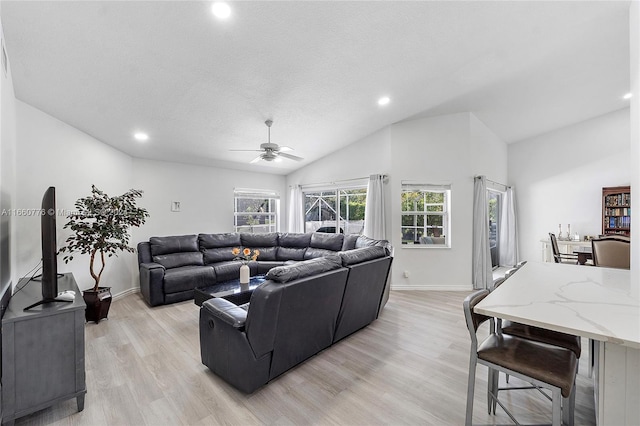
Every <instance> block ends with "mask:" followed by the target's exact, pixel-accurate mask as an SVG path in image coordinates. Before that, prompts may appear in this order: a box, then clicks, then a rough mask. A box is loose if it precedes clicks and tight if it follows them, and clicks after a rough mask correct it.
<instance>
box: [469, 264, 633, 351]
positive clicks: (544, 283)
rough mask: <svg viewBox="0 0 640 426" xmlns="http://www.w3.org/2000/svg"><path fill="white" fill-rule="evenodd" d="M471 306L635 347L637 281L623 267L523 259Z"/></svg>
mask: <svg viewBox="0 0 640 426" xmlns="http://www.w3.org/2000/svg"><path fill="white" fill-rule="evenodd" d="M475 312H477V313H480V314H484V315H489V316H494V317H499V318H503V319H509V320H512V321H517V322H520V323H524V324H529V325H534V326H538V327H543V328H547V329H549V330H555V331H561V332H564V333H569V334H573V335H578V336H582V337H587V338H591V339H594V340H600V341H603V342H611V343H616V344H620V345H623V346H629V347H632V348H636V349H640V283H635V284H634V285H632V284H631V271H629V270H625V269H612V268H598V267H594V266H580V265H567V264H559V263H539V262H527V263H526V264H525V265H524V266H522V268H520V269H519V270H518V271H517V272H516V273H515V274H513V275H512V276H511V277H509V278H508V279H507V280H506V281H505V282H504V283H503V284H502V285H501V286H500V287H498V288H497V289H496V290H494V291H493V292H492V293H491V294H489V295H488V296H487V297H486V298H485V299H484V300H483V301H481V302H480V303H479V304H478V305H476V307H475Z"/></svg>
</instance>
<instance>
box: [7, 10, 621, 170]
mask: <svg viewBox="0 0 640 426" xmlns="http://www.w3.org/2000/svg"><path fill="white" fill-rule="evenodd" d="M229 4H230V6H231V9H232V15H231V17H230V18H229V19H227V20H224V21H222V20H218V19H217V18H215V17H214V16H213V15H212V13H211V2H194V1H86V2H85V1H64V2H57V1H44V2H39V1H17V2H12V1H2V2H1V14H2V24H3V29H4V33H5V44H6V49H7V52H8V55H9V59H10V65H11V70H12V76H13V83H14V87H15V93H16V97H17V98H18V99H20V100H22V101H24V102H26V103H28V104H30V105H33V106H34V107H36V108H39V109H40V110H42V111H44V112H46V113H48V114H50V115H52V116H54V117H56V118H58V119H60V120H62V121H64V122H66V123H68V124H70V125H72V126H74V127H76V128H78V129H80V130H82V131H84V132H85V133H87V134H89V135H91V136H93V137H94V138H96V139H98V140H100V141H102V142H104V143H106V144H109V145H111V146H113V147H115V148H117V149H119V150H121V151H123V152H126V153H127V154H130V155H132V156H134V157H141V158H149V159H157V160H167V161H178V162H185V163H192V164H201V165H212V166H218V167H229V168H235V169H241V170H256V171H262V172H269V173H277V174H286V173H289V172H291V171H292V170H295V169H296V168H299V167H301V166H304V165H306V164H309V163H310V162H312V161H314V160H317V159H318V158H321V157H323V156H325V155H327V154H329V153H331V152H333V151H336V150H338V149H340V148H341V147H343V146H346V145H348V144H350V143H353V142H355V141H356V140H358V139H360V138H362V137H364V136H366V135H368V134H371V133H373V132H375V131H377V130H379V129H381V128H383V127H385V126H387V125H390V124H392V123H396V122H399V121H402V120H406V119H411V118H417V117H428V116H433V115H440V114H447V113H454V112H463V111H470V112H473V113H474V114H475V115H476V116H477V117H478V118H479V119H480V120H482V121H483V122H484V123H485V124H486V125H487V126H488V127H489V128H490V129H492V130H493V131H494V132H495V134H496V135H498V136H499V137H500V138H501V139H502V140H504V141H505V142H507V143H511V142H516V141H520V140H523V139H526V138H529V137H531V136H535V135H538V134H541V133H544V132H548V131H550V130H553V129H556V128H559V127H563V126H566V125H569V124H573V123H576V122H579V121H582V120H585V119H589V118H592V117H595V116H598V115H601V114H604V113H607V112H610V111H614V110H617V109H620V108H624V107H626V106H628V104H629V101H624V100H622V96H623V95H624V94H625V93H627V92H629V90H630V88H629V2H628V1H621V2H617V1H608V2H591V1H569V2H560V1H549V2H516V1H513V2H509V1H498V2H489V1H479V2H457V1H441V2H436V1H429V2H426V1H425V2H414V1H411V2H384V1H371V2H370V1H356V2H334V1H319V2H315V1H300V2H289V1H287V2H280V1H278V2H266V1H258V2H252V1H242V2H232V3H229ZM383 95H386V96H389V97H390V98H391V102H390V103H389V104H388V105H386V106H384V107H380V106H378V105H377V100H378V98H379V97H381V96H383ZM267 119H273V120H274V124H273V127H272V131H271V139H272V142H275V143H278V144H281V145H287V146H290V147H292V148H293V149H294V151H293V152H292V153H293V154H295V155H298V156H301V157H304V158H305V160H304V161H303V162H299V163H298V162H293V161H290V160H284V161H283V162H281V163H265V162H261V163H258V164H248V163H249V162H250V161H251V160H252V159H253V158H254V157H255V156H256V153H251V152H232V151H230V149H257V148H258V147H259V145H260V144H261V143H264V142H267V128H266V126H265V125H264V121H265V120H267ZM136 131H144V132H146V133H148V134H149V141H147V142H146V143H139V142H136V141H135V140H134V139H133V136H132V135H133V133H134V132H136Z"/></svg>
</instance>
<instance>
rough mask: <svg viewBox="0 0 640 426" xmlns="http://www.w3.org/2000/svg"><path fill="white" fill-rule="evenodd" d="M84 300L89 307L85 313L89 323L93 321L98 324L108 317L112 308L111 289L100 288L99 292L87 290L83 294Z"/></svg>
mask: <svg viewBox="0 0 640 426" xmlns="http://www.w3.org/2000/svg"><path fill="white" fill-rule="evenodd" d="M82 298H83V299H84V303H85V304H86V305H87V309H85V311H84V317H85V319H86V320H87V322H89V321H93V322H95V323H96V324H97V323H99V322H100V320H101V319H103V318H106V317H107V315H108V314H109V307H110V306H111V287H98V291H93V290H85V291H83V292H82Z"/></svg>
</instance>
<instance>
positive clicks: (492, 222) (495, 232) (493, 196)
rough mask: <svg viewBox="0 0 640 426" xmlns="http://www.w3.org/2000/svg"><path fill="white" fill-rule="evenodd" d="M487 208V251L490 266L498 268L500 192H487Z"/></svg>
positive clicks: (490, 190)
mask: <svg viewBox="0 0 640 426" xmlns="http://www.w3.org/2000/svg"><path fill="white" fill-rule="evenodd" d="M487 196H488V200H489V203H488V208H489V249H490V250H491V266H492V267H493V268H497V267H498V266H500V261H499V259H500V244H498V242H499V238H500V210H501V209H502V192H498V191H495V190H492V189H488V190H487Z"/></svg>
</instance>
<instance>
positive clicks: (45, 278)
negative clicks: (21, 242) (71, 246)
mask: <svg viewBox="0 0 640 426" xmlns="http://www.w3.org/2000/svg"><path fill="white" fill-rule="evenodd" d="M41 208H42V211H41V213H40V215H41V221H40V239H41V242H42V276H41V278H40V281H41V284H42V300H41V301H39V302H37V303H34V304H33V305H30V306H27V307H26V308H24V310H25V311H26V310H28V309H31V308H34V307H36V306H39V305H43V304H46V303H51V302H58V301H59V300H57V299H56V297H57V296H58V258H57V253H58V247H57V242H56V188H55V187H53V186H50V187H49V189H47V190H46V192H45V193H44V196H43V197H42V206H41Z"/></svg>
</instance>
